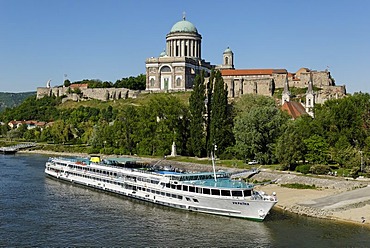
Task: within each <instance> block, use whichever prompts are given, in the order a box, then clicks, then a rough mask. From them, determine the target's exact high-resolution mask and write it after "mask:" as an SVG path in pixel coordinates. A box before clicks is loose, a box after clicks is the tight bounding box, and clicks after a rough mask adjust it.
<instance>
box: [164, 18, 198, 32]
mask: <svg viewBox="0 0 370 248" xmlns="http://www.w3.org/2000/svg"><path fill="white" fill-rule="evenodd" d="M175 32H186V33H198V30H197V28H196V27H195V26H194V24H193V23H191V22H189V21H187V20H185V19H184V20H182V21H179V22H177V23H175V25H173V26H172V28H171V31H170V33H175Z"/></svg>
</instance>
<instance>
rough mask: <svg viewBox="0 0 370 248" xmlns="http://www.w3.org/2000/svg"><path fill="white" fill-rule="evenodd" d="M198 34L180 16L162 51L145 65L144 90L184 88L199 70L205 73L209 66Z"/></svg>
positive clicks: (187, 87)
mask: <svg viewBox="0 0 370 248" xmlns="http://www.w3.org/2000/svg"><path fill="white" fill-rule="evenodd" d="M201 45H202V36H201V35H200V34H199V33H198V30H197V29H196V27H195V26H194V25H193V24H192V23H191V22H189V21H187V20H186V19H185V17H183V20H181V21H179V22H177V23H176V24H175V25H173V27H172V28H171V30H170V32H169V33H168V34H167V36H166V50H165V51H163V52H162V53H161V54H160V55H159V57H158V58H154V57H152V58H149V59H147V60H146V61H145V64H146V90H149V91H184V90H186V89H191V88H192V86H193V81H194V78H195V76H196V75H197V74H199V73H200V72H201V71H205V72H206V73H209V72H210V70H211V69H212V65H211V64H210V63H209V62H206V61H204V60H203V59H202V46H201Z"/></svg>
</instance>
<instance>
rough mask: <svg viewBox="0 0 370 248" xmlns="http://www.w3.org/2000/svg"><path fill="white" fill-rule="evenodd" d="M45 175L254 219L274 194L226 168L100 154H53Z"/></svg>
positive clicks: (166, 203) (270, 204)
mask: <svg viewBox="0 0 370 248" xmlns="http://www.w3.org/2000/svg"><path fill="white" fill-rule="evenodd" d="M213 165H214V164H213ZM45 173H46V174H47V175H48V176H51V177H53V178H57V179H60V180H65V181H68V182H71V183H76V184H81V185H84V186H87V187H92V188H96V189H100V190H103V191H107V192H112V193H116V194H119V195H123V196H127V197H132V198H136V199H139V200H143V201H147V202H152V203H155V204H160V205H163V206H168V207H173V208H179V209H184V210H189V211H196V212H203V213H208V214H215V215H223V216H230V217H238V218H245V219H251V220H256V221H263V220H264V219H265V217H266V216H267V214H268V213H269V211H270V210H271V208H272V207H273V206H274V205H275V204H276V203H277V198H276V194H275V193H273V194H272V195H267V194H265V193H264V192H261V191H257V190H255V189H254V187H253V185H252V184H249V183H246V182H244V181H243V180H235V179H232V178H231V174H230V173H228V172H225V171H218V172H216V171H215V170H214V171H213V172H197V173H194V172H191V173H189V172H184V171H178V170H176V169H175V170H174V169H172V170H169V169H168V168H159V167H158V166H143V164H140V163H117V162H116V161H113V160H103V161H100V159H99V158H98V159H97V158H92V159H87V158H57V157H52V158H49V160H48V161H47V162H46V166H45Z"/></svg>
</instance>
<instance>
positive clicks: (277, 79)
mask: <svg viewBox="0 0 370 248" xmlns="http://www.w3.org/2000/svg"><path fill="white" fill-rule="evenodd" d="M287 77H288V75H287V74H272V78H273V79H274V83H275V88H284V85H285V82H286V79H287ZM288 83H289V85H290V82H288Z"/></svg>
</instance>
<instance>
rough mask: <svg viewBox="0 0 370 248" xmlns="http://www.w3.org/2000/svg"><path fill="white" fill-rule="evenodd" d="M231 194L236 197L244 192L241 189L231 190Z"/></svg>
mask: <svg viewBox="0 0 370 248" xmlns="http://www.w3.org/2000/svg"><path fill="white" fill-rule="evenodd" d="M231 194H232V196H236V197H242V196H243V193H242V191H240V190H238V191H231Z"/></svg>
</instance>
